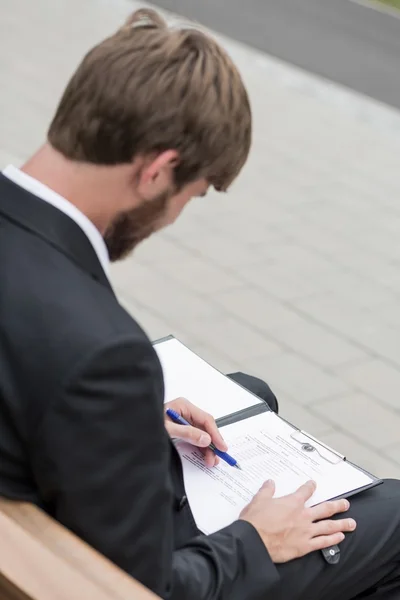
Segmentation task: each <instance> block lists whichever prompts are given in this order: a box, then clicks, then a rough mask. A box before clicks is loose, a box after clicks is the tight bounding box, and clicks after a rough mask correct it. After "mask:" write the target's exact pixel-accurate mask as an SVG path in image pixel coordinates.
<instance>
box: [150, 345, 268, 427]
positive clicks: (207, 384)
mask: <svg viewBox="0 0 400 600" xmlns="http://www.w3.org/2000/svg"><path fill="white" fill-rule="evenodd" d="M154 349H155V350H156V352H157V354H158V357H159V359H160V361H161V365H162V368H163V373H164V383H165V400H164V401H165V402H169V401H171V400H175V398H179V397H183V398H186V399H187V400H190V402H192V403H193V404H196V406H198V407H199V408H202V409H203V410H205V411H206V412H208V413H210V414H212V415H213V417H214V418H215V419H219V418H220V417H225V416H226V415H230V414H231V413H234V412H236V411H239V410H243V409H244V408H249V407H250V406H254V405H255V404H259V403H260V402H262V400H260V399H259V398H257V397H256V396H254V395H253V394H251V393H250V392H248V391H247V390H245V389H244V388H242V387H240V386H239V385H238V384H237V383H234V382H233V381H231V380H230V379H229V378H228V377H226V376H225V375H223V374H222V373H220V372H219V371H217V370H216V369H214V367H212V366H211V365H209V364H208V363H206V362H205V361H204V360H203V359H202V358H200V357H199V356H197V354H195V353H194V352H192V351H191V350H189V348H187V347H186V346H184V345H183V344H182V343H181V342H179V341H178V340H177V339H175V338H172V339H169V340H166V341H164V342H160V343H158V344H155V346H154Z"/></svg>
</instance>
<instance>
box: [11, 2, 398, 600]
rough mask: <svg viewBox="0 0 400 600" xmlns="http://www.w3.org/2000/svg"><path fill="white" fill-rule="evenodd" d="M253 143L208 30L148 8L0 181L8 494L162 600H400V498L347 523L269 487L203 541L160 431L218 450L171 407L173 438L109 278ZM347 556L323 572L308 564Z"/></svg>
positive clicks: (367, 506)
mask: <svg viewBox="0 0 400 600" xmlns="http://www.w3.org/2000/svg"><path fill="white" fill-rule="evenodd" d="M250 141H251V115H250V108H249V104H248V99H247V95H246V91H245V89H244V87H243V84H242V81H241V79H240V76H239V74H238V73H237V71H236V69H235V67H234V65H233V64H232V62H231V60H230V59H229V58H228V57H227V56H226V54H225V53H224V51H223V50H222V49H221V48H219V47H218V45H217V44H216V43H215V42H214V41H213V40H212V39H210V38H209V37H207V36H206V35H205V34H203V33H201V32H199V31H196V30H194V29H186V30H185V29H183V30H178V29H173V30H169V29H168V28H167V27H166V25H165V24H164V22H163V21H162V20H161V19H160V17H159V16H158V15H157V14H156V13H154V12H153V11H145V10H143V11H139V12H138V13H135V14H134V15H133V16H132V18H131V19H129V20H128V22H127V23H126V25H125V26H124V27H123V28H122V29H121V30H120V31H118V32H117V33H116V34H115V35H113V36H111V37H110V38H108V39H107V40H105V41H104V42H102V43H101V44H99V45H98V46H97V47H95V48H94V49H93V50H91V51H90V52H89V53H88V55H87V56H86V57H85V58H84V60H83V62H82V63H81V65H80V66H79V68H78V70H77V71H76V73H75V74H74V75H73V77H72V79H71V81H70V82H69V84H68V86H67V88H66V91H65V93H64V95H63V98H62V100H61V103H60V105H59V107H58V109H57V112H56V115H55V117H54V120H53V122H52V124H51V126H50V129H49V132H48V141H47V143H46V144H45V145H44V146H43V147H42V148H41V149H40V150H39V151H38V152H37V153H36V154H35V155H34V156H33V157H32V158H31V159H30V160H29V161H28V162H27V163H26V164H25V165H24V167H23V169H22V170H18V169H15V168H14V167H8V168H7V169H6V170H5V171H4V174H3V175H2V176H1V177H0V280H1V288H0V327H1V330H0V331H1V335H0V493H1V494H2V495H4V496H7V497H9V498H15V499H20V500H26V501H30V502H35V503H36V504H38V505H39V506H41V507H43V508H44V509H45V510H46V511H47V512H48V513H49V514H50V515H53V516H54V517H55V518H56V519H58V520H59V521H60V522H61V523H63V524H64V525H66V526H67V527H69V528H70V529H71V530H73V531H74V532H76V533H77V534H78V535H79V536H81V537H82V538H83V539H85V540H86V541H87V542H88V543H89V544H91V545H92V546H94V547H95V548H97V549H98V550H99V551H100V552H102V553H103V554H105V555H106V556H108V557H109V558H110V559H111V560H113V561H114V562H115V563H116V564H118V565H120V566H121V567H122V568H123V569H125V570H126V571H127V572H128V573H130V574H131V575H132V576H134V577H136V578H137V579H139V580H140V581H142V582H143V583H144V584H145V585H146V586H148V587H149V588H151V589H153V590H154V591H155V592H156V593H157V594H159V595H160V596H161V597H163V598H168V599H171V600H176V599H181V598H190V599H192V600H206V599H207V600H217V599H218V600H220V599H229V600H256V599H261V598H262V599H264V600H272V599H274V600H275V599H276V598H284V599H285V600H299V599H307V600H312V599H319V600H321V599H337V598H341V599H342V600H347V599H349V598H352V597H356V596H357V595H360V594H364V595H366V594H367V595H368V597H369V598H386V599H388V598H398V597H399V594H400V583H399V581H400V483H399V482H396V481H393V482H385V484H384V485H383V486H381V487H380V488H378V489H375V490H373V491H370V492H368V493H365V494H364V495H360V496H359V497H358V498H356V499H354V501H353V505H352V507H351V509H350V510H349V511H348V503H347V502H346V501H344V500H341V501H336V502H330V503H329V502H328V503H324V504H322V505H320V506H318V507H314V508H312V509H309V508H305V502H306V501H307V499H308V498H309V497H311V495H312V494H313V491H314V484H313V483H312V482H310V483H308V484H306V485H304V486H303V487H302V488H300V489H299V490H298V491H297V492H296V493H295V494H292V495H291V496H288V497H286V498H281V499H273V493H274V486H273V483H272V482H266V484H265V485H264V486H263V488H262V489H261V490H260V492H259V493H258V494H257V495H256V496H255V498H254V499H253V501H252V502H251V503H250V504H249V506H248V507H246V509H245V510H244V511H243V513H242V515H241V518H240V519H239V520H238V521H237V522H236V523H233V524H232V525H231V526H229V527H227V528H226V529H224V530H222V531H220V532H218V533H216V534H214V535H211V536H205V535H201V534H200V532H198V531H197V529H196V527H195V524H194V521H193V517H192V515H191V512H190V507H189V506H188V503H187V499H186V497H185V494H184V486H183V479H182V470H181V464H180V459H179V456H178V455H177V453H176V451H175V449H174V447H173V445H172V443H171V442H170V440H169V437H168V435H167V432H166V429H168V431H169V432H170V434H171V435H178V436H182V437H183V436H186V435H190V436H191V438H190V439H192V440H193V441H194V442H195V443H197V444H198V445H199V446H201V447H204V448H205V447H206V446H207V445H208V443H209V441H210V440H211V439H212V440H213V441H214V443H215V444H216V445H217V446H218V447H220V448H221V449H225V443H224V441H223V439H222V438H221V436H220V434H219V432H218V430H217V428H216V426H215V423H214V421H213V420H212V418H211V417H210V416H209V415H206V414H205V413H203V412H202V411H200V410H199V409H197V408H196V407H194V406H192V405H191V404H190V403H188V402H185V401H184V400H181V399H178V400H176V401H175V402H173V403H172V405H173V406H174V407H175V408H176V409H177V410H179V411H180V412H181V413H182V414H183V415H184V416H185V417H186V418H188V419H190V420H191V421H192V422H193V425H194V427H193V428H179V427H178V426H175V425H173V424H171V423H168V422H167V423H166V427H165V424H164V409H163V393H164V389H163V378H162V371H161V367H160V364H159V361H158V359H157V356H156V354H155V352H154V350H153V348H152V345H151V343H150V341H149V340H148V338H147V337H146V335H145V334H144V332H143V331H142V330H141V328H140V327H139V325H138V324H137V323H136V322H135V321H134V320H133V319H132V318H131V317H130V316H129V315H128V314H127V313H126V312H124V310H123V309H122V308H121V307H120V306H119V304H118V302H117V300H116V298H115V296H114V294H113V291H112V289H111V286H110V284H109V282H108V279H107V269H108V260H109V258H110V259H111V260H119V259H121V258H123V257H124V256H126V254H128V253H129V252H130V251H131V249H132V248H134V246H135V245H136V244H137V243H139V242H140V241H141V240H142V239H144V238H146V237H147V236H149V235H150V234H151V233H153V232H154V231H156V230H158V229H160V228H161V227H164V226H165V225H167V224H169V223H172V222H173V221H174V220H175V219H176V218H177V216H178V215H179V213H180V212H181V211H182V209H183V208H184V206H185V205H186V204H187V202H188V201H189V200H190V199H191V198H192V197H194V196H201V195H204V194H205V193H206V191H207V189H208V187H209V186H214V187H215V188H216V189H218V190H225V189H227V188H228V187H229V185H230V184H231V182H232V181H233V180H234V178H235V177H236V176H237V174H238V173H239V171H240V170H241V168H242V166H243V165H244V163H245V161H246V159H247V155H248V152H249V148H250ZM205 460H206V461H207V462H208V464H210V465H211V464H213V462H214V461H215V458H214V456H213V455H212V454H211V453H210V452H208V453H207V452H205ZM210 510H212V507H210ZM346 511H348V512H347V514H345V515H341V514H340V513H346ZM333 516H334V517H335V518H334V519H332V517H333ZM352 516H355V517H356V519H357V522H358V523H357V529H355V522H354V520H353V519H352V518H351V517H352ZM344 538H345V539H344ZM343 540H344V541H343ZM341 542H342V545H341V548H342V550H341V560H340V562H339V564H338V565H336V566H331V565H329V564H328V563H327V562H326V561H325V560H324V558H323V555H322V553H321V552H319V550H321V549H323V548H327V547H329V546H331V545H333V544H339V543H341ZM359 597H365V596H359Z"/></svg>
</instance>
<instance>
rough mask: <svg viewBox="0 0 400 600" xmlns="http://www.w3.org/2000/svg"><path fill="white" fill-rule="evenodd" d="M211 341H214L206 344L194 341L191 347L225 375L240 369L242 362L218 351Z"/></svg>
mask: <svg viewBox="0 0 400 600" xmlns="http://www.w3.org/2000/svg"><path fill="white" fill-rule="evenodd" d="M211 343H212V342H210V343H208V344H205V343H201V342H198V341H194V342H193V343H192V344H191V345H190V349H191V350H193V352H195V353H196V354H197V355H198V356H200V357H201V358H203V359H204V360H205V361H206V362H208V363H209V364H210V365H212V366H213V367H215V368H216V369H218V371H220V372H221V373H224V374H225V375H228V374H229V373H236V372H237V371H240V364H238V363H237V362H236V361H235V360H232V358H229V356H225V355H224V354H221V353H220V352H218V351H217V350H216V349H215V348H214V347H213V346H212V345H211Z"/></svg>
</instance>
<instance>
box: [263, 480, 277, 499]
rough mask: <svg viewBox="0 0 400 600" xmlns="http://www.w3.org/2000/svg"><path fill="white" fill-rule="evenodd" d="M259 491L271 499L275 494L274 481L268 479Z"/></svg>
mask: <svg viewBox="0 0 400 600" xmlns="http://www.w3.org/2000/svg"><path fill="white" fill-rule="evenodd" d="M261 491H262V492H263V493H264V494H265V493H267V494H268V496H269V497H270V498H272V497H273V495H274V494H275V481H273V480H272V479H268V480H267V481H265V482H264V483H263V485H262V487H261V489H260V492H261Z"/></svg>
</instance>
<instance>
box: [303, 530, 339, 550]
mask: <svg viewBox="0 0 400 600" xmlns="http://www.w3.org/2000/svg"><path fill="white" fill-rule="evenodd" d="M344 538H345V535H344V533H342V532H338V533H333V534H332V535H320V536H319V537H316V538H313V539H312V540H311V542H310V545H309V550H308V553H310V552H315V550H324V548H329V547H330V546H336V545H337V544H340V543H341V542H343V540H344Z"/></svg>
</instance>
